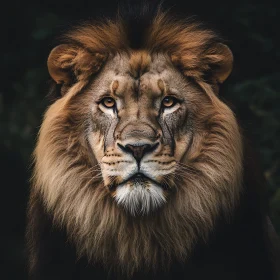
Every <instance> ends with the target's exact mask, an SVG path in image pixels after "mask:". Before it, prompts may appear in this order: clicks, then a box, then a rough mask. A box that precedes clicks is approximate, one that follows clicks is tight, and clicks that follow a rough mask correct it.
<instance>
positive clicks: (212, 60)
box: [202, 43, 233, 84]
mask: <svg viewBox="0 0 280 280" xmlns="http://www.w3.org/2000/svg"><path fill="white" fill-rule="evenodd" d="M202 63H206V64H207V65H208V67H209V73H208V75H209V76H210V79H211V80H212V81H213V82H216V83H218V84H221V83H223V82H224V81H225V80H226V79H227V77H228V76H229V74H230V73H231V70H232V64H233V55H232V52H231V50H230V49H229V47H228V46H226V45H224V44H222V43H217V44H215V45H214V46H212V47H210V48H209V49H207V50H206V51H205V53H204V55H203V56H202Z"/></svg>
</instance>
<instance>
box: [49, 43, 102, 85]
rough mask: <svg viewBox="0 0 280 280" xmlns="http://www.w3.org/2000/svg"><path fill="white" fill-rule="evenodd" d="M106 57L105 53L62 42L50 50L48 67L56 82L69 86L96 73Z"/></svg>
mask: <svg viewBox="0 0 280 280" xmlns="http://www.w3.org/2000/svg"><path fill="white" fill-rule="evenodd" d="M106 59H107V55H106V54H103V53H98V52H96V53H92V52H90V51H88V50H86V49H84V48H82V47H80V46H75V45H70V44H62V45H59V46H57V47H55V48H54V49H53V50H52V51H51V53H50V55H49V58H48V69H49V73H50V75H51V77H52V78H53V80H54V81H55V82H56V83H57V84H62V85H66V86H69V85H71V84H72V83H74V82H76V81H82V80H86V79H88V78H89V76H91V75H92V74H94V73H97V72H98V71H99V69H100V68H101V66H102V65H103V63H104V62H105V60H106Z"/></svg>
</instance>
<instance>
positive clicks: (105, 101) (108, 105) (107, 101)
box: [101, 97, 116, 108]
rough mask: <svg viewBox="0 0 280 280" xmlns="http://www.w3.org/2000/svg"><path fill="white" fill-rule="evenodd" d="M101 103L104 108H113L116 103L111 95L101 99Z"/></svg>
mask: <svg viewBox="0 0 280 280" xmlns="http://www.w3.org/2000/svg"><path fill="white" fill-rule="evenodd" d="M101 104H102V105H103V106H104V107H106V108H113V107H114V106H115V104H116V101H115V100H114V99H113V98H111V97H105V98H103V99H102V100H101Z"/></svg>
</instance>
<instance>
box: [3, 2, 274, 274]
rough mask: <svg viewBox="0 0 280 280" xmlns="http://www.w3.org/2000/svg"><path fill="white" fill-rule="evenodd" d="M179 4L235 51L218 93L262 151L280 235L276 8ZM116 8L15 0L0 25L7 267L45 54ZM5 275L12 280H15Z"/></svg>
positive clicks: (15, 253)
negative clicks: (71, 31)
mask: <svg viewBox="0 0 280 280" xmlns="http://www.w3.org/2000/svg"><path fill="white" fill-rule="evenodd" d="M165 2H166V6H174V2H172V1H165ZM176 2H177V5H175V7H174V10H175V11H176V9H177V11H179V12H180V13H181V14H195V15H198V17H199V18H200V19H202V20H204V21H206V22H208V23H209V24H210V26H211V27H213V28H214V29H216V30H218V31H220V34H221V35H222V36H223V37H224V38H225V39H226V40H227V43H228V44H229V46H230V47H231V49H232V50H233V53H234V56H235V66H234V70H233V73H232V75H231V77H230V79H229V80H228V81H227V82H226V84H225V85H224V86H223V87H222V90H221V96H222V97H224V98H225V99H226V100H228V101H229V102H230V103H231V104H232V105H233V107H234V108H235V109H234V110H235V111H236V113H237V116H238V118H239V119H240V120H241V124H242V127H243V129H244V131H246V132H249V134H250V135H251V136H252V140H253V142H254V144H255V147H256V149H257V150H258V151H259V152H260V158H261V164H262V170H264V175H265V177H266V179H267V182H268V195H269V197H270V202H271V203H270V204H271V217H272V219H273V223H274V225H275V227H276V229H277V231H278V232H279V233H280V142H279V140H280V105H279V104H280V83H279V81H280V72H279V58H280V47H279V42H278V28H276V27H277V12H279V8H276V7H278V6H277V5H274V4H275V3H276V2H275V3H272V2H271V1H263V3H259V4H257V3H255V4H251V3H250V1H234V2H233V1H232V3H228V2H227V1H221V2H218V1H216V2H215V1H214V2H213V1H211V3H210V1H208V2H209V3H206V2H204V1H203V2H200V1H193V2H195V3H192V4H190V3H187V4H186V2H185V1H175V3H176ZM116 6H117V2H116V1H103V2H102V3H101V2H99V3H96V2H94V1H93V2H92V3H90V2H83V1H79V2H74V1H73V2H71V1H67V2H66V1H48V2H46V3H45V2H38V1H37V2H35V1H28V3H25V2H24V1H18V2H17V1H16V2H12V3H10V9H9V10H10V11H9V10H8V11H7V14H6V17H4V18H2V20H4V22H3V23H2V25H1V26H4V31H3V34H2V35H4V36H5V38H6V39H5V41H3V43H2V46H1V47H2V48H3V51H2V53H4V55H3V59H2V65H1V66H2V69H5V71H4V76H3V75H2V78H4V79H3V81H2V83H3V84H2V87H1V89H0V134H1V138H0V139H1V145H0V150H1V159H0V162H1V165H3V166H4V168H2V171H4V172H3V178H4V184H6V186H8V187H7V188H6V189H5V193H4V194H5V195H4V196H2V199H1V203H2V206H1V207H3V211H2V213H5V211H6V209H11V205H14V203H15V202H14V200H15V198H14V197H15V193H16V196H17V198H16V208H15V209H14V208H13V210H11V212H10V214H9V216H8V217H6V216H5V217H4V222H6V223H7V225H8V226H7V229H6V230H4V232H3V234H4V235H6V237H7V238H8V239H9V240H10V242H7V244H4V247H3V248H4V253H3V255H5V256H7V259H6V260H5V261H3V263H6V264H7V267H15V266H17V267H18V268H19V269H20V270H21V269H22V268H23V267H24V255H23V235H24V221H25V209H26V198H27V194H28V178H29V176H30V170H29V166H30V158H31V154H32V150H33V148H34V143H35V140H36V135H37V132H38V129H39V126H40V124H41V122H42V116H43V112H44V110H45V109H46V107H47V105H48V102H47V99H46V98H45V96H46V94H47V90H48V82H47V81H48V80H49V76H48V73H47V67H46V60H47V56H48V53H49V52H50V50H51V48H52V47H53V46H54V44H53V43H54V41H55V38H56V37H57V35H58V34H61V33H63V31H64V30H65V29H67V28H69V26H70V24H73V23H76V22H77V21H78V20H80V19H89V18H91V17H96V16H99V17H100V16H103V15H110V14H113V13H114V12H115V10H116ZM217 7H218V8H217ZM11 18H12V19H11ZM278 26H279V25H278ZM15 221H16V222H15ZM11 244H12V245H11ZM12 271H13V270H12ZM10 273H11V274H10V275H11V277H10V278H9V279H19V278H18V277H16V276H15V275H16V274H13V272H10ZM15 273H16V272H15ZM13 276H15V278H13ZM20 279H22V277H21V278H20Z"/></svg>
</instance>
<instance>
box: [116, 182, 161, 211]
mask: <svg viewBox="0 0 280 280" xmlns="http://www.w3.org/2000/svg"><path fill="white" fill-rule="evenodd" d="M115 199H116V201H117V203H118V204H119V205H122V206H123V207H124V208H125V209H126V210H127V211H128V212H129V213H130V214H131V215H133V216H135V215H139V214H140V215H141V214H142V215H145V214H148V213H150V211H152V210H155V209H157V208H159V207H160V206H161V205H162V204H163V203H165V202H166V199H165V196H164V192H163V190H162V188H161V187H159V186H157V185H155V184H149V185H148V186H146V185H144V184H143V183H140V182H139V183H138V182H136V183H135V184H134V185H130V184H124V185H120V186H118V187H117V189H116V196H115Z"/></svg>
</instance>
